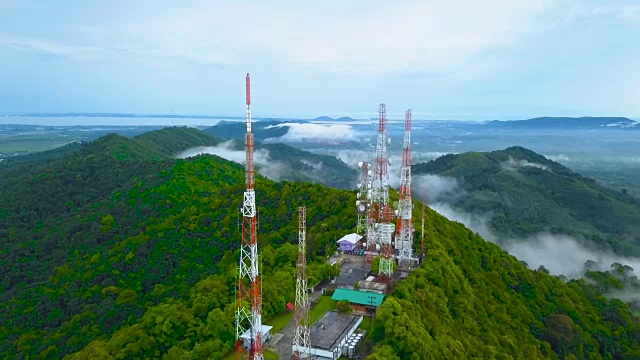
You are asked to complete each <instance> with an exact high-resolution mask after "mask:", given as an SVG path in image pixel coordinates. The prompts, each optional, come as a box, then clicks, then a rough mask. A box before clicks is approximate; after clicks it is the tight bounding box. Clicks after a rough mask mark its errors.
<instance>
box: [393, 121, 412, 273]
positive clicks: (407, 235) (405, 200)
mask: <svg viewBox="0 0 640 360" xmlns="http://www.w3.org/2000/svg"><path fill="white" fill-rule="evenodd" d="M412 212H413V203H412V201H411V109H409V110H407V112H406V114H405V122H404V143H403V147H402V166H401V167H400V199H399V201H398V224H399V229H398V233H397V236H396V250H397V251H398V262H399V263H406V262H410V261H413V260H416V259H414V257H413V223H412V219H411V213H412Z"/></svg>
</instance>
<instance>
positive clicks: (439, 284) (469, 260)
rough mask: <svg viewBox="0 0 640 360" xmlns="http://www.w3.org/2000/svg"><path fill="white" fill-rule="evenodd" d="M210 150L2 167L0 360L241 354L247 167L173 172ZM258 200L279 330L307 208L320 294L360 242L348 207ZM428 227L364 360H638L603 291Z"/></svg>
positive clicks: (289, 195)
mask: <svg viewBox="0 0 640 360" xmlns="http://www.w3.org/2000/svg"><path fill="white" fill-rule="evenodd" d="M207 136H208V135H207ZM210 141H212V140H211V138H209V137H207V138H199V137H198V136H197V135H196V134H194V133H193V130H188V129H180V128H172V129H165V130H162V131H159V132H153V133H149V134H145V135H141V136H140V137H136V138H133V139H127V138H124V137H121V136H116V135H109V136H105V137H103V138H100V139H98V140H96V141H93V142H91V143H88V144H82V145H81V146H77V148H74V149H72V150H70V151H60V152H58V153H56V154H55V155H46V156H45V155H43V156H41V157H38V158H36V159H34V160H33V162H28V161H21V162H19V164H18V163H16V164H14V165H12V166H8V167H5V168H3V169H0V199H2V202H1V203H0V238H1V239H3V242H2V244H0V246H1V252H0V256H1V258H0V262H1V263H2V264H3V266H2V267H1V268H0V271H2V276H1V278H2V283H1V286H2V289H1V290H2V291H1V292H0V304H1V305H0V309H1V310H2V311H0V354H2V355H1V357H2V358H17V359H27V358H43V359H58V358H68V359H87V358H90V359H113V358H123V359H124V358H150V359H220V358H221V357H223V356H224V354H226V353H228V352H229V351H230V350H231V349H232V344H233V341H234V327H233V319H234V317H233V307H234V303H233V299H234V284H235V281H234V277H235V274H236V261H237V251H236V250H237V247H238V245H239V242H240V232H239V230H238V221H239V218H238V213H239V212H238V209H239V207H240V202H241V200H242V192H243V190H244V183H243V182H244V172H243V167H242V166H241V165H238V164H235V163H232V162H229V161H226V160H224V159H222V158H219V157H216V156H212V155H200V156H197V157H193V158H187V159H173V158H172V157H171V156H170V154H172V153H174V152H175V151H181V150H184V149H187V148H190V147H193V146H205V145H210V144H212V143H210ZM214 142H215V141H214ZM167 149H170V150H167ZM16 169H21V170H20V171H17V170H16ZM256 189H257V190H256V191H257V201H258V203H257V205H258V209H259V229H258V231H259V236H258V239H259V244H260V254H261V263H262V271H263V276H262V278H263V317H264V319H265V320H266V321H265V322H266V323H268V322H269V318H271V317H272V316H274V315H276V314H279V313H281V312H283V311H284V310H285V304H286V302H287V301H292V300H293V298H294V288H295V275H294V274H295V268H294V265H295V261H296V257H297V247H296V246H295V243H296V242H297V217H296V209H297V207H298V206H301V205H306V206H307V224H308V225H307V226H308V238H307V241H308V251H309V255H308V257H309V261H310V265H309V272H310V277H311V282H316V281H319V280H321V279H327V278H329V277H331V276H334V275H335V274H336V269H335V268H333V267H331V266H329V265H327V264H326V262H325V259H326V255H327V254H329V253H331V252H332V251H333V250H334V249H335V245H334V244H335V242H334V241H335V240H336V239H337V238H339V237H341V236H342V235H344V234H345V233H348V232H351V231H353V229H354V228H355V211H354V207H353V204H354V202H355V192H354V191H345V190H338V189H332V188H328V187H325V186H322V185H316V184H312V183H308V182H286V181H284V182H274V181H271V180H268V179H266V178H264V177H258V179H257V184H256ZM418 205H419V204H417V203H416V207H415V208H416V214H415V217H414V218H416V219H419V218H420V216H419V209H420V206H418ZM426 224H427V233H428V234H429V236H428V237H427V239H426V242H427V247H428V254H427V257H426V259H425V260H424V262H423V263H422V265H421V266H420V267H419V268H418V269H417V270H415V271H414V272H413V273H412V274H411V275H410V276H409V278H408V279H406V280H404V281H402V282H400V283H399V284H397V286H396V288H395V290H394V292H393V293H392V294H391V295H389V296H388V297H387V299H386V300H385V302H384V303H383V305H382V307H381V308H380V309H379V312H378V314H377V316H376V317H375V318H374V322H373V327H372V332H371V337H372V339H373V340H374V343H375V350H374V353H373V354H372V355H371V356H370V358H372V359H442V358H448V359H471V358H478V359H491V358H495V359H535V358H540V359H542V358H548V359H640V352H639V351H638V349H639V348H640V321H639V319H638V318H637V317H635V316H634V315H633V314H632V311H631V309H630V308H629V307H628V306H627V305H626V304H624V303H623V302H622V301H620V300H615V299H609V298H607V297H605V296H604V294H606V293H608V292H609V291H610V288H606V287H603V286H593V285H590V284H589V283H587V281H585V280H579V281H571V282H567V283H565V282H564V281H563V280H562V279H560V278H557V277H553V276H551V275H549V274H548V273H547V272H545V271H532V270H529V269H527V267H526V266H525V265H524V264H522V263H521V262H519V261H518V260H517V259H515V258H514V257H512V256H510V255H508V254H507V253H506V252H504V251H503V250H501V249H500V248H499V247H498V246H496V245H494V244H491V243H488V242H486V241H485V240H483V239H482V238H480V237H479V236H478V235H477V234H474V233H473V232H472V231H470V230H469V229H467V228H465V227H464V226H463V225H461V224H459V223H456V222H451V221H449V220H447V219H446V218H444V217H442V216H440V215H439V214H437V213H435V212H434V211H431V210H429V211H427V214H426ZM623 269H624V268H623ZM605 275H606V274H605ZM609 275H611V274H609ZM594 276H598V275H597V274H595V273H594ZM611 276H613V275H611ZM614 277H615V276H614ZM616 279H617V278H616ZM621 279H622V278H621ZM605 280H606V279H605ZM609 280H610V281H609V283H615V281H614V280H613V279H609ZM592 283H593V282H592ZM604 283H607V282H606V281H605V282H603V284H604ZM607 284H608V283H607ZM614 285H615V284H614Z"/></svg>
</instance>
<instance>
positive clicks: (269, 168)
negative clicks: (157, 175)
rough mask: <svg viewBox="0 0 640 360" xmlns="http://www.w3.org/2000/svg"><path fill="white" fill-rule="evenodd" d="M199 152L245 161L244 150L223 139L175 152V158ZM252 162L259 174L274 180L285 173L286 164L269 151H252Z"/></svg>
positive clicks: (234, 160) (239, 161)
mask: <svg viewBox="0 0 640 360" xmlns="http://www.w3.org/2000/svg"><path fill="white" fill-rule="evenodd" d="M201 154H211V155H217V156H220V157H221V158H224V159H227V160H229V161H233V162H236V163H238V164H243V165H244V164H245V162H246V154H245V151H244V150H237V149H235V148H234V142H233V140H229V141H225V142H223V143H220V144H218V145H217V146H197V147H193V148H190V149H187V150H185V151H183V152H181V153H179V154H177V155H176V158H179V159H184V158H188V157H192V156H197V155H201ZM253 162H254V164H255V166H256V170H258V172H259V173H260V175H263V176H266V177H267V178H269V179H271V180H274V181H279V180H282V178H283V175H284V174H286V173H287V169H288V167H287V165H285V164H283V163H281V162H279V161H275V160H273V159H271V157H270V156H269V151H267V150H265V149H258V150H255V151H254V153H253Z"/></svg>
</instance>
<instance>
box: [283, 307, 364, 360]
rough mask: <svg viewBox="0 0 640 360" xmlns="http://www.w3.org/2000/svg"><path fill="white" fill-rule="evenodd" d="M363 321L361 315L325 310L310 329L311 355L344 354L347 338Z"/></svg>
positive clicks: (327, 358)
mask: <svg viewBox="0 0 640 360" xmlns="http://www.w3.org/2000/svg"><path fill="white" fill-rule="evenodd" d="M361 322H362V316H361V315H351V314H341V313H339V312H337V311H332V310H330V311H327V312H325V313H324V315H322V317H321V318H320V319H318V321H316V322H315V324H313V325H312V326H311V329H310V333H311V334H310V335H311V338H310V342H311V355H312V356H314V357H315V359H318V360H336V359H338V358H339V357H340V356H342V355H343V353H342V352H343V348H344V347H345V345H347V340H348V339H349V338H350V337H351V335H352V334H353V333H354V332H355V331H356V329H357V328H358V326H359V325H360V323H361ZM294 350H296V348H295V347H294ZM344 355H346V354H344Z"/></svg>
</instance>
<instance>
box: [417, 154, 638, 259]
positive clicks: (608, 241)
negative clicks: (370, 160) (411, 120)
mask: <svg viewBox="0 0 640 360" xmlns="http://www.w3.org/2000/svg"><path fill="white" fill-rule="evenodd" d="M413 171H414V174H437V175H441V176H447V177H454V178H457V179H458V180H459V181H460V187H461V188H460V189H459V190H461V191H460V192H463V194H462V195H461V196H457V197H455V198H451V199H447V200H450V201H451V205H452V206H453V207H454V208H456V209H459V210H462V211H465V212H470V213H474V214H479V215H483V216H489V217H490V218H491V221H490V226H491V228H492V229H493V230H494V231H495V232H497V233H498V234H500V235H503V236H510V237H526V236H528V235H532V234H535V233H539V232H543V231H545V232H550V233H561V234H567V235H571V236H573V237H576V238H578V239H587V240H590V242H591V243H594V244H598V245H599V246H601V247H602V248H605V249H612V250H613V251H614V252H616V253H618V254H624V255H636V256H637V255H640V227H638V223H640V199H638V198H635V197H633V196H631V195H629V194H627V193H626V192H621V191H615V190H611V189H607V188H605V187H603V186H600V185H599V184H597V183H596V182H595V180H593V179H590V178H587V177H583V176H581V175H579V174H576V173H574V172H572V171H571V170H569V169H567V168H566V167H564V166H562V165H560V164H558V163H556V162H553V161H551V160H548V159H546V158H545V157H544V156H542V155H539V154H536V153H534V152H533V151H530V150H527V149H524V148H522V147H517V146H516V147H511V148H508V149H506V150H502V151H493V152H488V153H478V152H469V153H464V154H458V155H453V154H449V155H445V156H442V157H440V158H438V159H436V160H434V161H430V162H428V163H422V164H418V165H415V166H414V167H413Z"/></svg>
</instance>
